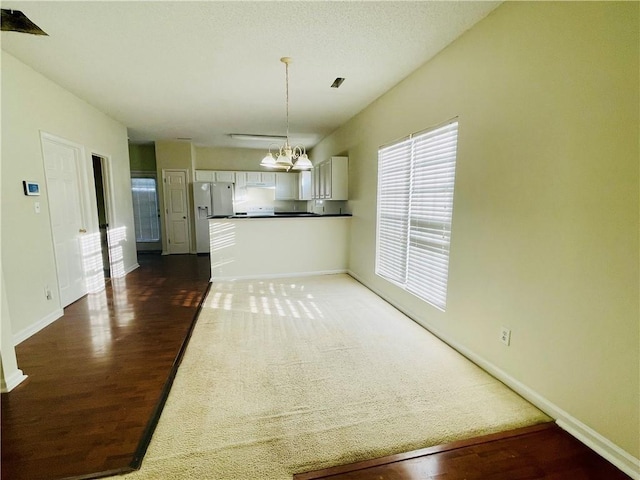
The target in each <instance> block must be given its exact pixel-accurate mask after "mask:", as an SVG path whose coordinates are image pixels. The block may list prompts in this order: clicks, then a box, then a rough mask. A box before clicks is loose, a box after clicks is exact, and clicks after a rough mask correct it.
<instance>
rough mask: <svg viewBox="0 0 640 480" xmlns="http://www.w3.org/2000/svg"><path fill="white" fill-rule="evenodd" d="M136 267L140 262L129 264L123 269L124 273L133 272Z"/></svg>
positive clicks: (138, 266)
mask: <svg viewBox="0 0 640 480" xmlns="http://www.w3.org/2000/svg"><path fill="white" fill-rule="evenodd" d="M137 268H140V264H139V263H134V264H133V265H131V266H130V267H129V268H127V269H126V270H125V271H124V274H125V275H129V274H130V273H131V272H133V271H134V270H136V269H137Z"/></svg>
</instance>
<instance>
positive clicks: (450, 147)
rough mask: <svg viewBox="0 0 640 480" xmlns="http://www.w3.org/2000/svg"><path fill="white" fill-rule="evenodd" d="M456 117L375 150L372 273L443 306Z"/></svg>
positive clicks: (455, 140)
mask: <svg viewBox="0 0 640 480" xmlns="http://www.w3.org/2000/svg"><path fill="white" fill-rule="evenodd" d="M457 144H458V122H457V121H453V122H450V123H448V124H447V125H444V126H442V127H438V128H435V129H432V130H429V131H426V132H422V133H419V134H416V135H411V136H410V137H409V138H408V139H403V140H401V141H399V142H397V143H395V144H393V145H388V146H385V147H383V148H380V149H379V150H378V221H377V243H376V274H378V275H380V276H381V277H383V278H386V279H388V280H391V281H392V282H394V283H396V284H398V285H399V286H401V287H402V288H404V289H405V290H407V291H409V292H411V293H413V294H414V295H417V296H418V297H420V298H422V299H423V300H426V301H427V302H429V303H431V304H432V305H434V306H436V307H438V308H440V309H441V310H444V309H445V307H446V303H447V279H448V272H449V245H450V242H451V219H452V213H453V188H454V180H455V167H456V153H457Z"/></svg>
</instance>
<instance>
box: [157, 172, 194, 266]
mask: <svg viewBox="0 0 640 480" xmlns="http://www.w3.org/2000/svg"><path fill="white" fill-rule="evenodd" d="M167 172H183V173H184V178H185V183H184V188H185V197H184V198H185V201H186V202H187V205H186V212H187V237H188V239H187V244H188V245H189V252H188V253H193V245H191V243H192V237H193V235H192V233H191V230H192V228H191V222H192V220H191V205H192V204H193V202H192V201H191V197H190V195H189V184H190V183H191V181H192V180H191V179H190V178H189V169H187V168H163V169H162V218H163V220H164V229H163V230H164V236H163V239H162V243H163V245H164V246H166V250H164V249H163V252H162V254H163V255H171V252H170V251H169V222H168V221H167V220H168V218H167V215H168V213H169V207H168V205H167V188H166V186H167V176H166V173H167Z"/></svg>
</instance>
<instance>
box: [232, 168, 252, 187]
mask: <svg viewBox="0 0 640 480" xmlns="http://www.w3.org/2000/svg"><path fill="white" fill-rule="evenodd" d="M247 173H249V172H235V174H236V189H238V188H246V187H247Z"/></svg>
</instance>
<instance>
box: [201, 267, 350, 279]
mask: <svg viewBox="0 0 640 480" xmlns="http://www.w3.org/2000/svg"><path fill="white" fill-rule="evenodd" d="M339 273H348V272H347V270H346V269H340V270H322V271H318V272H290V273H278V274H273V273H270V274H264V275H242V276H235V277H211V279H210V280H209V281H210V282H229V281H233V280H262V279H267V278H297V277H313V276H316V275H336V274H339Z"/></svg>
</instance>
